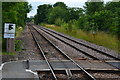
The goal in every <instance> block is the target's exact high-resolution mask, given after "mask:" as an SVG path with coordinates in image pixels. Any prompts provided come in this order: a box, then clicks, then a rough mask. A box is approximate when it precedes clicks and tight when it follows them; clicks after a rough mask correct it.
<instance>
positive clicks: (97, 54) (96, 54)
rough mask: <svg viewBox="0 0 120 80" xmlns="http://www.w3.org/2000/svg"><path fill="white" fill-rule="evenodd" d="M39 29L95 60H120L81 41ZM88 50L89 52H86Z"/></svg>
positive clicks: (45, 29)
mask: <svg viewBox="0 0 120 80" xmlns="http://www.w3.org/2000/svg"><path fill="white" fill-rule="evenodd" d="M39 28H40V29H41V30H42V31H44V32H45V33H47V34H49V35H51V36H53V37H55V38H56V39H58V40H60V41H61V42H64V43H65V44H67V45H69V46H71V47H72V48H74V49H76V50H78V51H80V52H82V53H83V54H85V55H87V56H89V57H91V58H93V59H94V60H120V58H119V57H117V56H113V55H111V54H108V53H106V52H103V51H100V50H98V49H95V48H93V47H90V46H88V45H85V44H83V43H81V42H79V41H76V40H74V39H71V38H68V37H67V36H64V35H62V34H59V33H57V32H55V31H52V30H50V29H47V28H43V27H39ZM81 46H82V47H81ZM86 49H87V50H88V51H86ZM90 53H91V54H90Z"/></svg>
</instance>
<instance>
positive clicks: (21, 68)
mask: <svg viewBox="0 0 120 80" xmlns="http://www.w3.org/2000/svg"><path fill="white" fill-rule="evenodd" d="M2 78H3V79H2V80H6V79H8V80H9V79H11V80H13V79H15V80H16V79H21V78H22V79H25V80H39V79H38V75H37V73H35V72H33V71H31V70H28V69H26V62H25V61H16V62H8V63H5V64H4V65H3V67H2Z"/></svg>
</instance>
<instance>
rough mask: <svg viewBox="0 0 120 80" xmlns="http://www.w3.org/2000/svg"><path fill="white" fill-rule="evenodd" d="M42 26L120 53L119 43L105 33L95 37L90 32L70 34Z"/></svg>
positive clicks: (52, 27) (56, 27)
mask: <svg viewBox="0 0 120 80" xmlns="http://www.w3.org/2000/svg"><path fill="white" fill-rule="evenodd" d="M43 26H45V27H47V28H50V29H53V30H55V31H58V32H61V33H64V34H66V35H69V36H72V37H75V38H79V39H83V40H86V41H89V42H91V43H94V44H97V45H100V46H104V47H107V48H110V49H112V50H114V51H116V52H118V53H120V49H119V46H118V44H120V41H118V39H117V37H116V36H113V35H110V34H107V33H105V32H97V33H96V34H95V35H93V34H92V33H91V32H85V31H82V30H77V29H76V30H72V31H71V32H70V31H67V30H66V29H65V28H64V27H58V26H55V25H48V24H46V25H45V24H44V25H43Z"/></svg>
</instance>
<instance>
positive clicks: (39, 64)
mask: <svg viewBox="0 0 120 80" xmlns="http://www.w3.org/2000/svg"><path fill="white" fill-rule="evenodd" d="M62 62H63V63H62ZM77 63H78V64H79V65H80V66H82V67H84V68H85V69H86V70H118V69H117V68H116V67H114V66H112V65H110V64H108V63H105V62H101V61H86V60H81V61H77ZM29 64H30V67H29V68H30V69H31V70H33V71H34V70H42V71H43V70H49V68H48V66H47V64H46V62H45V61H40V60H37V61H34V60H30V61H29ZM50 64H51V65H52V67H53V68H54V70H65V69H68V68H69V69H70V70H80V69H79V68H78V67H77V66H76V65H74V64H73V63H72V62H71V61H68V60H64V61H61V62H59V61H50Z"/></svg>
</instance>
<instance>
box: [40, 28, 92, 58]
mask: <svg viewBox="0 0 120 80" xmlns="http://www.w3.org/2000/svg"><path fill="white" fill-rule="evenodd" d="M38 30H39V31H40V32H41V33H42V34H44V35H45V36H46V37H47V38H48V39H49V40H50V41H51V42H53V43H54V44H55V45H56V46H57V47H59V48H60V49H61V50H62V51H64V52H65V53H66V54H67V55H69V56H70V57H71V58H72V59H74V60H81V59H92V58H90V57H88V56H86V55H84V54H83V53H81V52H79V51H77V50H75V49H74V48H71V47H70V46H68V45H66V44H65V43H63V42H61V41H59V40H57V39H56V38H54V37H52V36H51V35H49V34H46V33H45V32H43V31H42V30H40V29H38Z"/></svg>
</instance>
